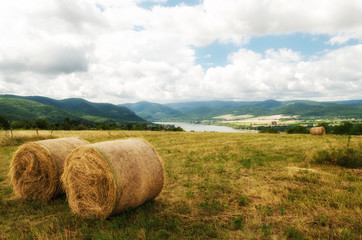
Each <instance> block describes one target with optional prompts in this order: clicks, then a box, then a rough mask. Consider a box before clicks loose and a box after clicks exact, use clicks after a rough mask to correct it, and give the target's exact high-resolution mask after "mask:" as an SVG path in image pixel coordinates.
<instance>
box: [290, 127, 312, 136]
mask: <svg viewBox="0 0 362 240" xmlns="http://www.w3.org/2000/svg"><path fill="white" fill-rule="evenodd" d="M287 133H288V134H293V133H306V134H309V129H308V128H306V127H304V126H295V127H292V128H290V129H287Z"/></svg>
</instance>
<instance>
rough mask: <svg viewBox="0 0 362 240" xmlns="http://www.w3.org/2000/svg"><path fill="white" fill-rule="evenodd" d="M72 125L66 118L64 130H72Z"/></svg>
mask: <svg viewBox="0 0 362 240" xmlns="http://www.w3.org/2000/svg"><path fill="white" fill-rule="evenodd" d="M70 127H71V124H70V119H69V117H66V118H64V123H63V129H64V130H70Z"/></svg>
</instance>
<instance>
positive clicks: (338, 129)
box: [333, 122, 353, 135]
mask: <svg viewBox="0 0 362 240" xmlns="http://www.w3.org/2000/svg"><path fill="white" fill-rule="evenodd" d="M352 129H353V124H352V123H350V122H344V123H342V124H341V125H337V126H334V128H333V133H334V134H343V135H348V134H351V132H352Z"/></svg>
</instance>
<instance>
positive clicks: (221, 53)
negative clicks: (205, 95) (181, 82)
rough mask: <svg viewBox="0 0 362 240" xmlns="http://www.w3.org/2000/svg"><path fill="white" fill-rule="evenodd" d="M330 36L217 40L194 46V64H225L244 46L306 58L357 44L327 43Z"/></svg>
mask: <svg viewBox="0 0 362 240" xmlns="http://www.w3.org/2000/svg"><path fill="white" fill-rule="evenodd" d="M330 38H331V36H329V35H312V34H306V33H293V34H284V35H268V36H262V37H252V38H250V41H249V43H247V44H245V45H236V44H232V43H229V44H222V43H219V42H217V41H215V42H213V43H212V44H210V45H208V46H205V47H194V48H193V49H194V50H195V55H196V61H195V63H196V64H200V65H201V66H202V67H203V68H204V69H208V68H211V67H216V66H221V67H223V66H226V65H227V64H228V63H229V61H228V56H229V55H230V54H232V53H234V52H237V51H238V50H239V49H241V48H244V49H248V50H251V51H253V52H256V53H260V54H264V53H265V51H266V50H268V49H275V50H278V49H282V48H286V49H291V50H292V51H294V52H300V53H301V55H302V57H304V58H306V59H308V58H309V57H311V56H318V55H320V54H324V53H325V51H330V50H334V49H338V48H340V47H343V46H347V45H355V44H359V41H358V40H350V41H348V42H347V43H345V44H342V45H337V44H335V45H330V44H328V41H329V39H330Z"/></svg>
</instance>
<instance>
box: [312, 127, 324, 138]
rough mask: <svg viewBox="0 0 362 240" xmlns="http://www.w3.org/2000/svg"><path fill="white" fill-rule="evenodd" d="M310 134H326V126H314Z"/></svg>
mask: <svg viewBox="0 0 362 240" xmlns="http://www.w3.org/2000/svg"><path fill="white" fill-rule="evenodd" d="M310 134H311V135H322V136H324V135H326V130H325V129H324V127H313V128H311V129H310Z"/></svg>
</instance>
